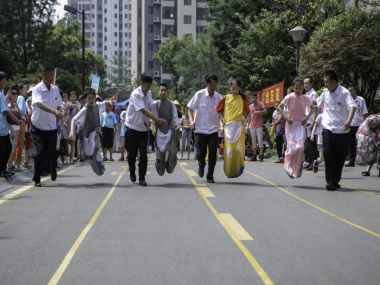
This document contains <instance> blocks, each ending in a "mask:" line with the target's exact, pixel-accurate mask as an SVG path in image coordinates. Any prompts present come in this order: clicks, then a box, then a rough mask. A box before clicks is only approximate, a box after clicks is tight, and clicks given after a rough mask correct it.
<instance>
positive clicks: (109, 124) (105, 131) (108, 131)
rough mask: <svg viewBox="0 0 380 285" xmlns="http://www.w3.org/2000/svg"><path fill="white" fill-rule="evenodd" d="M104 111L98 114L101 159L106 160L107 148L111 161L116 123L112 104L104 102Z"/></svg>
mask: <svg viewBox="0 0 380 285" xmlns="http://www.w3.org/2000/svg"><path fill="white" fill-rule="evenodd" d="M105 105H106V111H105V112H103V113H102V115H101V116H100V127H101V128H102V147H103V160H104V161H107V160H108V158H107V150H108V151H109V153H110V161H113V158H112V154H113V142H114V136H115V126H116V124H117V121H116V117H115V114H114V113H113V112H112V105H111V103H110V102H106V103H105Z"/></svg>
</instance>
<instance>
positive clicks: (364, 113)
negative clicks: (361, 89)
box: [362, 98, 368, 115]
mask: <svg viewBox="0 0 380 285" xmlns="http://www.w3.org/2000/svg"><path fill="white" fill-rule="evenodd" d="M362 102H363V103H362V114H363V115H366V114H368V109H367V103H366V102H365V100H364V98H363V100H362Z"/></svg>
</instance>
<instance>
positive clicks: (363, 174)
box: [362, 171, 371, 176]
mask: <svg viewBox="0 0 380 285" xmlns="http://www.w3.org/2000/svg"><path fill="white" fill-rule="evenodd" d="M370 175H371V174H370V173H369V171H363V172H362V176H370Z"/></svg>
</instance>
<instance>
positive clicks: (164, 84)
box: [159, 82, 169, 90]
mask: <svg viewBox="0 0 380 285" xmlns="http://www.w3.org/2000/svg"><path fill="white" fill-rule="evenodd" d="M161 86H163V87H166V89H168V90H169V86H168V85H167V84H166V83H164V82H163V83H160V86H159V87H161Z"/></svg>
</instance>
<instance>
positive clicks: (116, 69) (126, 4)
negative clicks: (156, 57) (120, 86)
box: [67, 0, 132, 84]
mask: <svg viewBox="0 0 380 285" xmlns="http://www.w3.org/2000/svg"><path fill="white" fill-rule="evenodd" d="M131 2H132V1H131V0H68V5H69V6H73V7H75V8H77V9H78V10H79V11H82V10H84V11H85V15H86V18H85V35H86V39H87V40H88V43H89V44H88V45H87V48H88V49H90V50H92V51H94V52H95V53H97V54H99V55H100V56H102V57H103V58H104V60H105V63H106V70H107V78H106V79H105V80H107V81H108V82H110V83H124V84H129V83H130V82H131V55H132V44H131V37H132V35H131V27H132V24H131V21H132V13H131V11H132V3H131ZM67 16H68V17H69V19H71V20H73V21H78V22H79V23H80V24H82V15H81V14H76V15H74V14H69V13H68V14H67Z"/></svg>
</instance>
